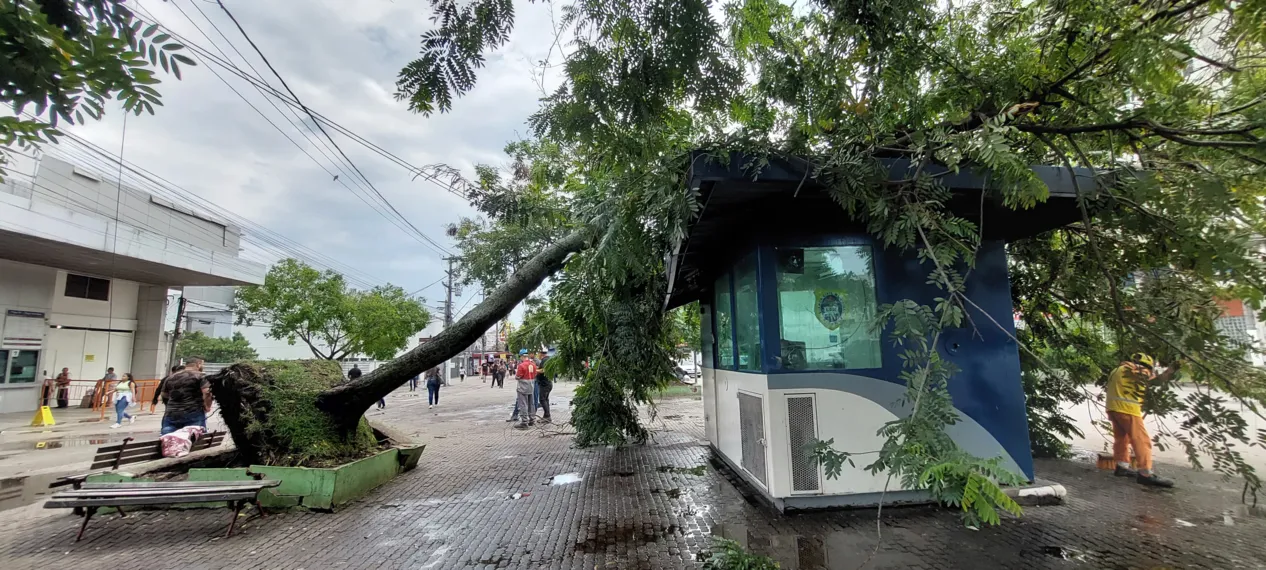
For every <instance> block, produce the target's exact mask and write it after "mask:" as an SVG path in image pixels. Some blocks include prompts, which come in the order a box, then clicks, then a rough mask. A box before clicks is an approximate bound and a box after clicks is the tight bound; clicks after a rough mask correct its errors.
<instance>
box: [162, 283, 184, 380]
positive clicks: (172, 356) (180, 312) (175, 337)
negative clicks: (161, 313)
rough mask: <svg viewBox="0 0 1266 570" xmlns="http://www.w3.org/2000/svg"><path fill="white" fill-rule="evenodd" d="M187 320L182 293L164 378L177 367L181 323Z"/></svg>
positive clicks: (177, 306) (182, 293)
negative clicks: (177, 344) (177, 347)
mask: <svg viewBox="0 0 1266 570" xmlns="http://www.w3.org/2000/svg"><path fill="white" fill-rule="evenodd" d="M184 318H185V294H184V292H181V293H180V302H179V303H177V305H176V329H175V330H174V331H173V332H172V333H171V348H170V350H168V351H167V370H163V371H161V372H162V373H163V375H164V376H166V375H167V372H168V371H169V370H171V368H172V367H173V366H175V365H176V343H177V342H179V341H180V322H181V321H183V320H184Z"/></svg>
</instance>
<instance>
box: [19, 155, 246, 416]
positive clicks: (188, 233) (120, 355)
mask: <svg viewBox="0 0 1266 570" xmlns="http://www.w3.org/2000/svg"><path fill="white" fill-rule="evenodd" d="M240 239H241V232H240V230H239V229H238V228H236V227H234V226H232V225H229V224H225V223H222V222H219V221H217V220H215V219H213V218H211V217H208V216H205V215H202V214H200V213H198V212H195V211H193V210H191V209H189V208H187V207H185V206H183V205H180V204H176V203H173V202H171V201H168V200H165V199H163V198H161V197H157V196H152V195H150V194H148V193H145V192H142V191H140V190H136V189H134V188H129V187H127V186H124V185H122V184H120V183H118V182H117V181H115V180H111V179H110V178H109V177H107V176H106V175H104V174H103V173H100V172H95V171H93V170H90V169H86V168H83V167H80V166H77V165H74V164H71V163H70V162H67V161H64V160H60V159H57V158H52V157H49V156H44V157H41V158H40V159H39V160H38V163H36V164H35V166H34V169H33V172H31V173H29V174H27V175H23V174H21V173H14V172H10V173H9V177H8V178H7V179H6V180H5V181H4V182H3V183H0V317H2V318H3V321H2V322H0V331H3V334H2V336H0V361H2V362H3V363H4V365H5V366H4V368H3V371H0V413H4V412H17V411H28V410H34V409H35V408H36V407H37V406H38V405H39V404H40V402H41V398H40V389H41V386H42V383H43V382H42V380H44V379H48V378H54V377H56V376H57V374H58V373H59V372H60V371H61V370H62V369H66V370H67V371H68V372H69V373H70V377H71V378H72V379H74V380H77V381H85V380H97V379H100V378H101V377H102V376H104V375H105V373H106V369H107V368H111V367H112V368H114V369H115V372H116V373H118V374H119V375H120V376H121V375H122V374H123V373H125V372H129V373H131V374H133V376H134V377H135V378H136V379H138V380H144V379H153V378H159V377H161V376H162V375H163V371H164V370H166V368H167V355H168V349H169V343H170V335H169V333H168V332H167V328H168V326H167V325H168V322H169V318H168V315H169V313H168V311H169V304H170V303H171V301H170V298H169V289H180V288H182V287H185V286H217V285H244V284H252V283H262V282H263V277H264V272H265V268H264V266H263V265H262V264H259V263H255V262H251V261H247V260H244V259H241V258H240V257H239V256H238V253H239V249H238V248H239V241H240Z"/></svg>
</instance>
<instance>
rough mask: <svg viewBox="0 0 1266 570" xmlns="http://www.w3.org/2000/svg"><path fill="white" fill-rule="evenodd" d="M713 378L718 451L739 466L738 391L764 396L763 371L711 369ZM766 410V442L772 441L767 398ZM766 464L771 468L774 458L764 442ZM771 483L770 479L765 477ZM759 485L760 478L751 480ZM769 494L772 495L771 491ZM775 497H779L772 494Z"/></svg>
mask: <svg viewBox="0 0 1266 570" xmlns="http://www.w3.org/2000/svg"><path fill="white" fill-rule="evenodd" d="M713 374H714V375H715V377H716V383H715V388H714V391H715V393H716V423H717V428H716V429H717V443H716V446H717V449H719V450H721V453H724V454H725V455H726V456H727V457H729V458H730V460H731V461H733V462H734V463H735V464H736V465H739V466H741V465H742V459H743V440H742V433H741V430H740V424H739V404H738V393H739V391H740V390H741V391H744V392H750V393H752V394H756V395H761V396H766V395H767V392H768V388H767V386H768V384H767V382H766V376H765V375H764V374H754V373H751V372H735V371H732V370H714V371H713ZM763 402H764V406H765V411H764V416H765V441H766V442H769V441H772V440H771V438H770V431H769V425H770V422H769V398H768V397H764V398H763ZM705 405H706V404H705ZM765 466H766V469H767V470H769V471H772V470H773V469H772V466H773V459H772V457H771V456H770V455H769V445H768V443H766V445H765ZM766 480H767V481H770V482H772V481H773V479H772V478H767V479H766ZM754 482H755V483H756V484H759V481H754ZM770 494H774V492H773V490H770ZM774 496H775V497H776V496H778V495H776V494H774Z"/></svg>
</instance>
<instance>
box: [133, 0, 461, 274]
mask: <svg viewBox="0 0 1266 570" xmlns="http://www.w3.org/2000/svg"><path fill="white" fill-rule="evenodd" d="M137 7H138V8H140V9H141V10H143V11H144V12H145V14H146V16H148V17H149V18H150V20H152V21H151V22H148V23H151V24H154V25H157V26H160V27H162V28H163V29H164V30H165V31H167V32H169V33H168V35H171V36H173V37H177V39H180V40H181V41H186V40H184V39H183V38H181V37H179V36H178V35H177V34H175V33H170V28H168V27H167V26H164V25H162V23H161V22H159V21H158V18H156V17H154V15H153V14H151V13H150V12H149V10H146V9H144V7H142V6H139V5H138V6H137ZM177 10H180V8H179V7H178V6H177ZM180 13H181V14H182V15H184V16H185V18H186V19H189V23H190V24H192V25H193V26H194V28H196V29H197V30H198V32H199V33H201V34H202V35H203V36H204V37H206V38H207V39H208V40H211V37H210V36H209V35H207V34H206V32H204V31H202V29H201V28H199V27H198V25H197V23H196V22H194V21H193V19H192V18H189V16H188V14H185V12H184V11H183V10H180ZM137 19H138V20H141V21H142V22H144V21H145V20H144V19H143V18H140V17H139V16H138V17H137ZM186 43H188V42H186ZM212 43H213V45H214V41H212ZM202 49H203V51H204V52H205V48H202ZM216 49H220V48H219V46H218V45H217V46H216ZM221 53H224V52H223V50H221ZM239 53H240V52H239ZM202 55H203V56H204V58H205V57H206V56H211V55H212V54H210V52H205V53H203V54H202ZM225 56H226V57H227V54H225ZM212 57H214V56H212ZM248 65H249V62H248ZM207 69H208V70H209V71H211V74H212V75H215V77H216V79H219V80H220V82H221V83H224V85H225V86H226V87H228V88H229V90H230V91H232V92H233V94H234V95H237V96H238V98H240V99H241V100H242V101H243V102H245V103H246V104H247V105H248V106H249V107H250V108H251V109H252V110H253V111H255V112H256V113H257V114H258V115H259V116H260V117H261V118H263V119H264V121H265V122H267V123H268V124H269V125H271V126H272V127H273V128H274V129H276V130H277V132H279V133H281V135H282V136H283V137H285V138H286V140H288V141H290V144H293V145H295V148H298V149H299V151H300V152H302V153H303V154H304V155H306V156H307V157H308V158H309V159H311V160H312V162H313V163H315V164H316V165H317V166H318V167H320V168H321V169H322V170H324V171H325V173H326V175H328V176H330V177H331V178H332V179H333V180H334V181H336V182H338V183H339V184H340V185H341V186H343V187H344V188H346V189H347V191H348V192H351V193H352V195H354V196H356V197H357V198H358V199H359V200H360V201H361V202H364V203H365V205H366V206H369V207H370V209H372V210H374V211H375V212H376V213H378V215H380V216H382V217H383V219H385V220H387V221H388V222H390V223H391V224H392V225H394V226H396V228H397V229H399V230H400V231H402V232H404V233H405V235H408V236H410V237H413V238H414V239H418V238H421V239H420V240H419V243H421V244H422V245H425V246H427V247H430V248H431V249H433V250H435V252H436V253H437V254H439V255H441V256H443V255H445V253H446V250H443V249H442V248H437V247H436V246H435V245H434V244H435V242H434V241H433V240H431V239H430V238H429V237H427V236H425V235H423V234H421V233H420V232H419V231H418V230H417V228H416V227H413V225H412V224H409V222H408V220H406V219H404V217H403V216H399V212H396V214H397V217H398V219H397V218H393V217H392V216H391V215H389V214H388V213H387V212H386V211H385V210H383V209H382V208H381V207H380V206H378V205H376V204H375V203H373V202H371V200H372V197H368V198H367V194H368V192H367V191H365V190H364V187H363V185H361V183H360V181H359V180H358V179H357V178H356V177H354V176H350V175H348V172H347V171H345V170H343V168H342V166H341V165H340V163H339V161H338V160H337V158H336V157H333V156H332V154H333V151H330V154H326V153H325V152H324V151H322V150H321V148H320V147H316V150H317V152H319V153H321V155H322V157H324V158H326V159H327V160H330V161H331V163H333V164H334V167H335V169H337V170H338V171H339V173H340V174H343V175H344V176H343V177H341V178H340V176H339V175H338V174H335V173H334V172H331V171H330V169H329V168H326V167H325V165H324V164H322V163H321V161H319V160H317V158H316V157H314V156H312V154H311V153H309V152H308V150H307V149H305V148H304V147H303V145H301V144H299V143H298V142H297V141H295V140H294V139H293V138H291V137H290V135H289V134H287V133H286V132H285V131H284V130H283V129H282V128H281V127H279V126H278V125H277V123H275V122H273V120H272V119H271V118H269V117H268V115H267V114H265V113H264V112H263V111H261V110H260V109H259V108H258V107H256V106H255V104H254V103H252V102H251V101H250V99H247V98H246V96H245V95H242V93H241V92H240V91H238V90H237V88H235V87H233V85H232V84H230V83H229V82H228V80H226V79H224V77H222V76H221V75H220V74H219V73H217V72H216V71H215V70H214V69H212V68H210V67H208V68H207ZM252 85H255V84H254V83H252ZM268 87H269V88H271V86H270V85H269V86H268ZM255 89H256V90H257V91H259V90H260V87H259V86H258V85H255ZM260 95H261V96H263V97H264V99H265V100H266V101H268V103H269V104H271V105H272V106H273V108H274V109H276V110H277V112H278V113H281V110H280V109H279V108H277V106H276V104H274V103H273V102H272V99H270V98H269V97H268V96H267V95H266V94H265V93H263V92H262V91H261V92H260ZM281 114H282V117H283V118H286V117H285V114H284V113H281ZM287 121H289V122H290V124H291V126H293V127H295V128H296V129H297V130H298V131H299V133H300V134H301V135H302V134H304V133H303V129H301V128H299V126H298V125H296V124H295V123H294V122H293V121H290V120H289V119H288V118H287ZM304 138H305V140H308V141H309V142H311V139H308V138H307V136H306V135H304ZM317 141H318V142H319V141H320V139H319V138H318V139H317ZM322 144H324V143H322ZM315 146H316V145H314V147H315ZM326 148H327V149H328V148H329V147H328V146H326ZM353 166H354V165H353ZM349 177H350V178H351V180H352V183H353V184H357V185H358V186H362V192H357V191H356V190H355V189H353V188H351V187H350V186H348V185H347V182H346V181H345V180H346V178H349ZM374 192H375V193H376V192H377V191H376V190H374ZM379 196H381V194H379ZM387 206H390V204H387ZM392 209H393V210H394V208H392ZM402 222H403V223H404V224H405V225H407V226H408V228H406V227H405V225H401V223H402ZM410 229H412V230H413V232H410Z"/></svg>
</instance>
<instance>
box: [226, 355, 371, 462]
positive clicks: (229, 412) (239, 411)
mask: <svg viewBox="0 0 1266 570" xmlns="http://www.w3.org/2000/svg"><path fill="white" fill-rule="evenodd" d="M342 378H343V374H342V369H341V368H340V367H339V365H338V363H337V362H334V361H330V360H279V361H267V362H243V363H239V364H234V365H231V366H229V367H228V368H225V369H224V370H222V371H220V372H219V373H217V374H213V375H211V376H208V380H210V381H211V391H212V393H213V394H214V396H215V399H216V402H218V403H219V406H220V415H221V417H223V418H224V422H225V424H227V425H228V428H229V431H230V432H231V433H232V434H233V441H234V443H236V444H237V447H238V450H239V451H240V452H241V453H242V455H243V458H244V459H246V460H247V461H249V462H253V463H263V464H265V465H287V466H306V467H321V466H329V465H335V464H340V463H344V462H346V461H350V460H353V459H358V458H361V457H364V456H366V455H369V454H370V453H373V452H374V450H375V448H376V446H377V442H376V440H375V438H374V434H373V430H371V429H370V427H369V424H368V422H366V421H365V419H364V418H361V419H360V421H359V422H358V423H357V424H356V427H355V429H353V430H351V431H350V432H347V433H344V432H342V431H340V430H339V429H338V426H337V424H336V423H335V422H334V421H332V420H331V419H330V417H329V416H328V415H326V414H325V413H324V412H322V411H321V410H319V409H317V407H316V399H317V396H318V395H319V394H320V393H321V392H323V391H325V390H326V389H328V388H330V387H331V386H334V385H335V384H337V383H338V382H339V381H340V380H342Z"/></svg>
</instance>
